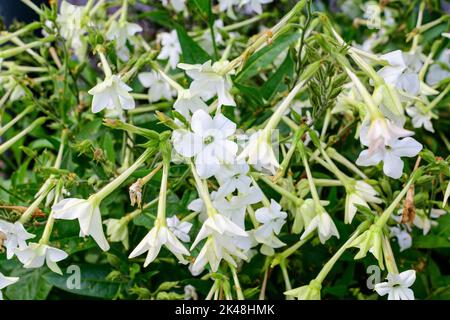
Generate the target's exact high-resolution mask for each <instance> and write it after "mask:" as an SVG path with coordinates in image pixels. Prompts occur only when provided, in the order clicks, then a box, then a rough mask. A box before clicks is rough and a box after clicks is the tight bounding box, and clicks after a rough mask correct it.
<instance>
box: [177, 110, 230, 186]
mask: <svg viewBox="0 0 450 320" xmlns="http://www.w3.org/2000/svg"><path fill="white" fill-rule="evenodd" d="M191 128H192V131H193V132H190V131H187V130H184V129H178V130H174V132H173V135H172V141H173V146H174V148H175V150H176V151H177V152H178V153H179V154H181V155H182V156H184V157H187V158H189V157H193V156H195V166H196V169H197V172H198V174H199V176H200V177H202V178H205V179H206V178H209V177H211V176H212V175H214V174H216V173H217V172H218V170H219V169H220V163H221V162H229V161H231V160H232V159H233V158H234V157H235V156H236V152H237V149H238V146H237V144H236V143H235V142H233V141H230V140H229V137H230V136H232V135H233V134H234V132H235V131H236V124H235V123H233V122H232V121H230V120H229V119H227V118H226V117H224V116H223V115H222V114H217V115H216V116H215V117H214V118H211V116H210V115H209V114H207V113H206V112H205V111H203V110H198V111H196V112H195V113H194V114H193V116H192V120H191Z"/></svg>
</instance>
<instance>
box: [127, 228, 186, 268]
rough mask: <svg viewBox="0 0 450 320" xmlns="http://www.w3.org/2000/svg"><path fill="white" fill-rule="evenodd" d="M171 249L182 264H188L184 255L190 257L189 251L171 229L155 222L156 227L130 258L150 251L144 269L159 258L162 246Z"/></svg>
mask: <svg viewBox="0 0 450 320" xmlns="http://www.w3.org/2000/svg"><path fill="white" fill-rule="evenodd" d="M163 245H164V246H165V247H166V248H167V249H169V250H170V251H171V252H172V253H173V254H174V255H175V256H176V257H177V258H178V260H179V261H180V262H181V263H187V261H186V260H185V259H184V257H183V255H189V251H188V250H187V249H186V248H185V247H184V246H183V244H182V243H181V242H180V240H178V239H177V237H176V236H175V235H174V234H173V233H172V231H170V229H169V228H168V227H167V226H166V225H164V224H161V223H160V222H159V221H158V220H156V221H155V226H154V227H153V228H152V229H151V230H150V231H149V232H148V233H147V235H146V236H145V237H144V239H142V241H141V242H140V243H139V244H138V245H137V247H136V248H135V249H134V250H133V252H131V254H130V256H129V258H130V259H131V258H134V257H137V256H140V255H141V254H143V253H144V252H146V251H148V253H147V257H146V258H145V262H144V267H146V266H148V265H149V264H150V263H151V262H153V260H155V259H156V257H157V256H158V253H159V251H160V250H161V247H162V246H163Z"/></svg>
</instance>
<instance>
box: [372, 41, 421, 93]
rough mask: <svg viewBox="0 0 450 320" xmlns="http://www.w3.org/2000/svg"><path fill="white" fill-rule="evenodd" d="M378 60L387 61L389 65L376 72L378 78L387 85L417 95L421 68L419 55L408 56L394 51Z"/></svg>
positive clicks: (408, 54)
mask: <svg viewBox="0 0 450 320" xmlns="http://www.w3.org/2000/svg"><path fill="white" fill-rule="evenodd" d="M380 58H381V59H384V60H387V61H388V63H389V66H385V67H383V68H381V69H380V70H379V71H378V74H379V75H380V77H382V78H383V79H384V81H385V82H386V83H387V84H390V85H393V86H395V87H396V88H398V89H400V90H403V91H405V92H407V93H409V94H412V95H417V94H418V93H419V90H420V80H419V71H420V69H421V67H422V61H421V58H420V54H419V53H415V54H410V53H405V52H402V51H400V50H395V51H392V52H389V53H387V54H384V55H382V56H380Z"/></svg>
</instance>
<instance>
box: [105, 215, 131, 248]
mask: <svg viewBox="0 0 450 320" xmlns="http://www.w3.org/2000/svg"><path fill="white" fill-rule="evenodd" d="M128 221H129V220H128V219H127V217H123V218H122V219H107V220H105V221H103V223H104V224H105V225H106V234H107V236H108V239H109V241H111V242H122V244H123V246H124V247H125V249H127V250H128V249H129V247H130V243H129V237H128Z"/></svg>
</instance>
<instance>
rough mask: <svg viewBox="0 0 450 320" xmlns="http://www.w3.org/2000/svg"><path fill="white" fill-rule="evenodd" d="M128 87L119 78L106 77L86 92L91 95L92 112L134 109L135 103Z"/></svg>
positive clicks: (113, 76) (115, 76)
mask: <svg viewBox="0 0 450 320" xmlns="http://www.w3.org/2000/svg"><path fill="white" fill-rule="evenodd" d="M132 90H133V89H131V88H130V87H129V86H127V85H126V84H125V82H123V81H122V80H121V79H120V76H117V75H112V76H109V77H106V78H105V80H104V81H103V82H100V83H99V84H97V85H96V86H95V87H93V88H92V89H91V90H89V91H88V93H89V94H90V95H93V96H94V98H93V99H92V112H94V113H97V112H100V111H102V110H103V109H105V108H107V109H116V110H122V109H124V110H129V109H134V107H135V102H134V99H133V97H132V96H131V94H130V93H129V92H130V91H132Z"/></svg>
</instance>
